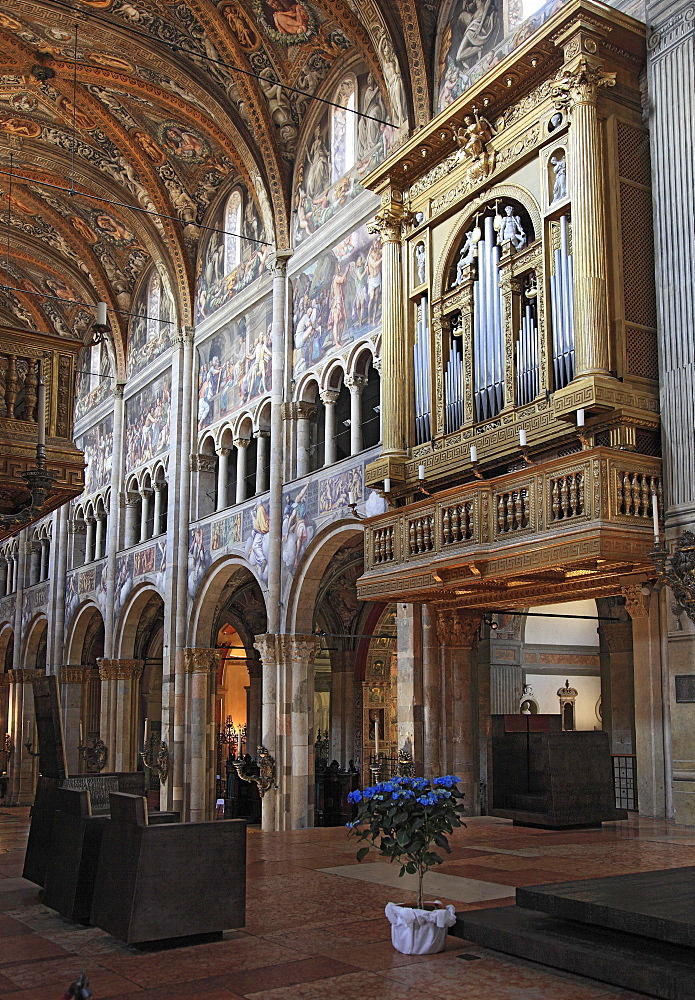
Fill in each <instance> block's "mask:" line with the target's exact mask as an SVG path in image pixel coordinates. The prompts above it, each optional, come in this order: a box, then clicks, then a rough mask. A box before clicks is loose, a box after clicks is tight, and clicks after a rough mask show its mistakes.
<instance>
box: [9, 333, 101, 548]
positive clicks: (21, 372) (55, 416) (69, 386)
mask: <svg viewBox="0 0 695 1000" xmlns="http://www.w3.org/2000/svg"><path fill="white" fill-rule="evenodd" d="M81 347H82V344H81V343H80V341H78V340H75V341H70V340H67V339H62V338H58V337H52V336H49V335H47V334H41V333H31V332H29V331H27V330H13V329H9V328H7V327H0V514H2V515H5V517H4V518H3V522H2V523H0V538H4V537H6V536H8V535H10V534H13V533H14V532H15V531H17V530H19V528H21V527H23V526H24V525H25V524H27V523H30V522H31V520H36V519H37V517H39V516H43V515H44V514H47V513H49V512H50V511H51V510H54V509H55V508H56V507H59V506H60V505H61V504H63V503H66V502H67V501H68V500H71V499H72V498H73V497H76V496H79V495H80V493H81V492H82V490H83V489H84V456H83V454H82V452H80V451H79V450H78V449H77V448H76V447H75V445H74V443H73V441H72V428H73V405H74V385H75V358H76V355H77V352H78V351H79V350H80V348H81ZM39 378H41V379H42V380H43V381H44V382H45V383H46V414H45V425H46V466H47V469H48V471H49V472H50V473H51V475H52V476H53V477H54V482H53V485H52V487H51V492H50V495H49V496H48V498H47V499H46V501H45V503H44V504H43V505H42V508H41V513H40V514H38V515H36V516H32V517H31V519H30V520H29V521H27V520H26V518H25V519H24V520H21V519H20V521H18V522H17V523H16V524H12V523H10V519H11V518H12V517H13V516H14V515H17V514H19V515H20V518H21V516H22V513H23V512H24V514H26V512H27V510H28V508H29V507H31V503H32V499H31V493H30V491H29V487H28V483H27V480H26V478H25V477H24V474H25V473H26V472H29V471H31V470H32V469H35V468H36V445H37V442H38V421H39V415H38V409H37V402H38V383H39Z"/></svg>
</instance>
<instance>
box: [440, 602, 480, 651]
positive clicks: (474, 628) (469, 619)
mask: <svg viewBox="0 0 695 1000" xmlns="http://www.w3.org/2000/svg"><path fill="white" fill-rule="evenodd" d="M479 628H480V615H471V614H467V613H466V612H464V611H460V610H445V611H437V638H438V639H439V644H440V646H453V647H457V648H463V649H470V648H471V646H472V645H473V644H474V642H475V638H476V636H477V634H478V629H479Z"/></svg>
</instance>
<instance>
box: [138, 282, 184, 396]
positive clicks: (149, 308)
mask: <svg viewBox="0 0 695 1000" xmlns="http://www.w3.org/2000/svg"><path fill="white" fill-rule="evenodd" d="M134 313H135V315H134V316H133V319H132V321H131V324H130V331H129V333H128V365H127V373H128V377H130V376H131V375H134V374H135V372H139V371H140V370H141V369H142V368H144V367H145V365H148V364H149V363H150V362H151V361H154V359H155V358H157V357H159V355H160V354H162V353H163V352H164V351H166V349H167V348H168V347H170V346H171V331H172V324H173V321H174V299H173V296H172V294H171V290H170V289H169V286H168V284H167V282H166V281H164V280H162V279H161V278H160V277H159V275H158V274H156V273H155V274H154V275H153V276H152V278H151V280H150V281H149V282H148V285H147V288H146V290H145V291H144V293H143V294H142V295H141V297H140V301H139V302H138V304H137V306H136V307H135V309H134Z"/></svg>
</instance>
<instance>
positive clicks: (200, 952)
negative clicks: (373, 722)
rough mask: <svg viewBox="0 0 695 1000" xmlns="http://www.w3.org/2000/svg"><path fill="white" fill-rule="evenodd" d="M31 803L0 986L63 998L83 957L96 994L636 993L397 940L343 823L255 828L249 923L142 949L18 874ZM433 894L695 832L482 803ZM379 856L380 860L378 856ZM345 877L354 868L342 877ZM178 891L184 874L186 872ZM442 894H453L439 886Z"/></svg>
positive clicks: (387, 883) (562, 870) (22, 826)
mask: <svg viewBox="0 0 695 1000" xmlns="http://www.w3.org/2000/svg"><path fill="white" fill-rule="evenodd" d="M27 830H28V810H26V809H6V808H5V809H3V808H0V1000H59V998H60V997H62V995H63V993H64V991H65V989H66V987H67V986H68V985H69V983H70V982H71V981H72V980H73V979H74V978H75V977H76V976H77V975H78V974H79V971H80V969H85V971H86V972H87V975H88V977H89V980H90V984H91V987H92V990H93V993H94V996H95V998H96V1000H104V998H107V997H108V998H111V1000H126V998H128V1000H179V998H184V997H190V996H201V997H204V998H205V1000H234V998H236V1000H240V998H249V1000H401V998H405V997H411V996H414V997H419V998H421V1000H464V998H465V1000H512V998H513V1000H546V998H547V1000H551V998H552V1000H598V998H604V1000H608V998H613V1000H631V998H635V1000H636V998H637V997H638V996H639V995H638V994H633V993H627V992H624V991H621V990H618V989H615V988H613V987H610V986H607V985H605V984H602V983H598V982H594V981H592V980H587V979H580V978H578V977H576V976H572V975H568V974H564V973H559V972H554V971H553V970H551V969H547V968H545V967H543V966H540V965H535V964H532V963H530V962H524V961H521V960H518V959H512V958H506V957H504V956H502V955H498V954H496V953H494V952H489V951H486V950H485V949H481V948H479V947H478V946H476V945H472V944H468V943H466V942H463V941H458V940H456V939H454V938H451V937H450V938H449V946H448V949H447V951H446V952H444V953H443V954H441V955H437V956H433V957H422V958H415V957H411V956H405V955H399V954H398V953H396V952H395V951H393V949H392V947H391V944H390V940H389V925H388V923H387V921H386V918H385V917H384V915H383V910H384V905H385V904H386V903H387V902H388V901H389V900H392V901H394V902H403V903H411V902H412V896H411V894H410V892H409V891H408V888H407V886H405V887H404V886H403V884H402V883H400V884H399V883H398V880H397V879H396V880H394V878H393V871H392V869H391V868H390V867H389V866H388V865H387V863H386V862H377V859H376V857H374V858H372V857H368V858H367V861H366V862H365V864H364V868H363V877H355V876H358V875H360V871H361V870H360V867H358V866H355V864H354V853H355V846H354V841H349V840H348V839H347V837H346V832H345V830H343V829H330V830H301V831H295V832H292V833H285V834H264V833H260V832H258V831H255V830H251V831H250V832H249V837H248V906H247V923H246V927H245V928H244V930H243V931H233V932H229V933H226V934H225V936H224V940H223V941H220V942H217V943H214V944H206V945H199V946H198V947H191V948H177V949H174V950H170V951H166V952H154V953H142V952H139V951H136V950H135V949H134V948H128V947H126V946H124V945H122V944H119V942H117V941H115V940H114V939H113V938H111V937H110V936H109V935H108V934H105V933H103V932H102V931H100V930H97V929H96V928H84V927H80V926H78V925H76V924H71V923H68V922H66V921H64V920H62V919H61V918H60V917H58V916H57V915H56V914H55V913H54V912H53V911H52V910H49V909H47V908H46V907H45V906H43V905H42V904H41V902H40V901H39V898H38V891H37V888H36V886H34V885H32V884H31V883H29V882H26V881H24V879H22V878H21V871H22V862H23V857H24V846H25V844H26V836H27ZM452 847H453V851H452V854H451V855H450V856H449V858H448V859H447V862H446V863H445V864H444V865H442V866H441V868H440V869H439V871H438V875H439V877H438V879H436V880H435V881H434V883H433V884H432V886H431V890H432V892H431V895H433V896H434V895H435V893H436V894H438V898H440V899H441V900H442V902H453V903H454V904H455V905H456V908H457V909H458V910H462V909H475V908H479V907H481V906H500V905H508V904H510V903H511V902H512V901H513V893H514V888H515V887H516V886H520V885H533V884H538V883H544V882H557V881H561V880H562V881H564V880H568V879H573V878H592V877H597V876H600V875H613V874H622V873H626V872H634V871H649V870H653V869H658V868H672V867H679V866H683V865H693V864H695V830H690V829H685V828H682V827H676V826H672V825H667V824H666V823H663V822H660V821H657V820H638V819H631V820H629V821H627V822H624V823H614V824H606V825H605V826H604V828H603V829H602V830H592V831H572V832H568V833H554V832H549V831H543V830H524V829H520V828H514V827H512V826H511V824H510V823H508V822H507V821H504V820H496V819H492V818H489V817H482V818H474V819H471V820H469V821H468V827H467V829H465V830H461V831H457V834H456V837H455V839H454V840H453V842H452ZM380 867H381V868H383V874H382V873H381V872H380V871H379V868H380ZM346 875H348V877H345V876H346ZM181 888H182V892H185V891H186V873H185V871H184V872H182V873H181ZM446 892H448V893H449V896H445V893H446Z"/></svg>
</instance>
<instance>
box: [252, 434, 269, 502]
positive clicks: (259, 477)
mask: <svg viewBox="0 0 695 1000" xmlns="http://www.w3.org/2000/svg"><path fill="white" fill-rule="evenodd" d="M254 437H255V438H256V441H257V446H256V493H265V492H266V490H267V489H268V445H269V442H270V431H264V430H257V431H256V432H255V433H254Z"/></svg>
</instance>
